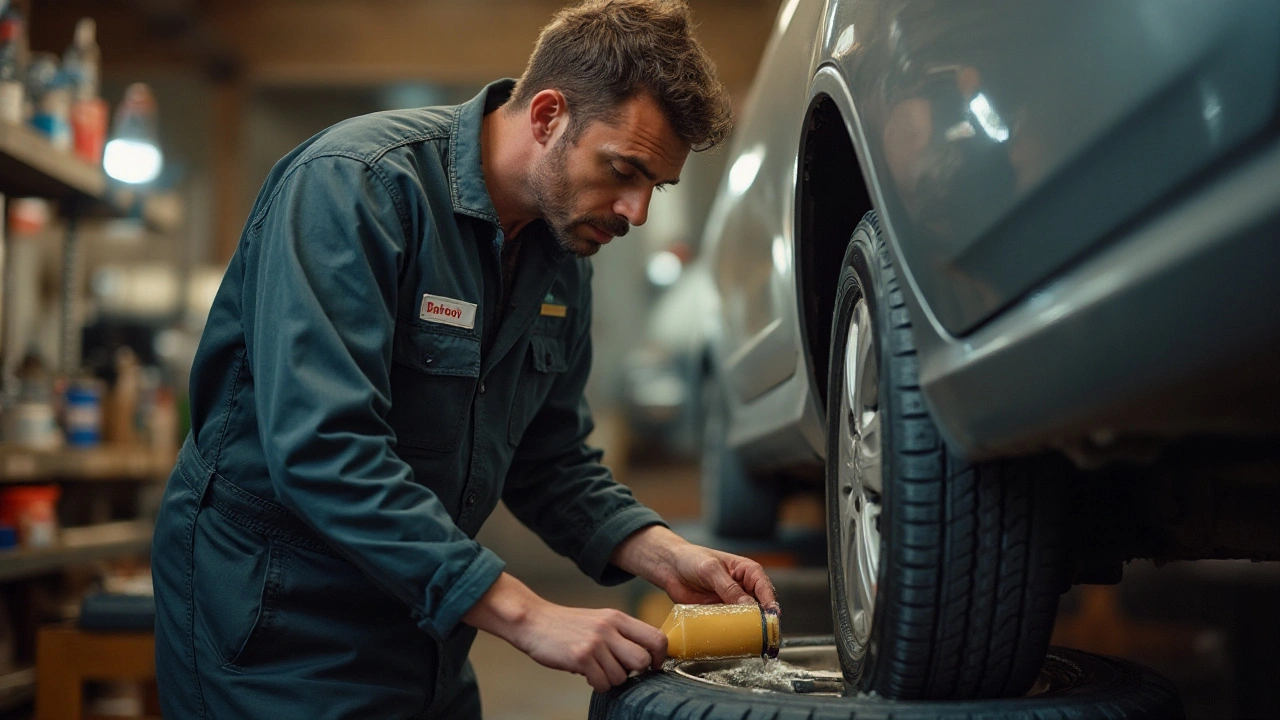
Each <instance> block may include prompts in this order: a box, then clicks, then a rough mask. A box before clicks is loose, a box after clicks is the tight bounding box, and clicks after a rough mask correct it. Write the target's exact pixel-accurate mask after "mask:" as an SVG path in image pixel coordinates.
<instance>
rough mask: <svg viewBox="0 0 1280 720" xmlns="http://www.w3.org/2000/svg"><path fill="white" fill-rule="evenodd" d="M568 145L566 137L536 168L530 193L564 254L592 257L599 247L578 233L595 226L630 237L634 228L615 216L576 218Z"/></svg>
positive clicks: (562, 137)
mask: <svg viewBox="0 0 1280 720" xmlns="http://www.w3.org/2000/svg"><path fill="white" fill-rule="evenodd" d="M568 150H569V143H568V142H566V140H565V139H564V136H561V137H560V138H559V139H558V140H556V144H555V146H554V147H552V148H551V152H550V153H549V154H548V155H547V156H546V157H544V158H543V159H542V160H541V161H539V162H538V163H537V164H536V165H534V167H533V171H532V172H531V173H530V178H529V179H530V185H531V188H530V192H531V193H532V195H533V202H534V204H535V205H536V206H537V208H538V214H539V215H541V216H542V220H543V221H544V222H545V223H546V224H547V228H548V229H550V230H551V235H552V237H554V238H555V239H556V244H557V245H559V246H560V248H561V249H563V250H564V251H565V252H570V253H573V254H574V255H577V256H578V257H590V256H592V255H595V254H596V253H597V252H599V250H600V243H598V242H595V241H594V240H587V239H585V238H583V237H581V236H579V235H578V234H576V232H575V231H577V230H579V229H580V228H581V229H588V230H589V228H587V227H586V226H589V225H590V226H595V227H597V228H599V229H600V230H601V231H603V232H606V233H608V234H610V235H612V236H614V237H622V236H623V235H626V234H627V231H628V230H629V229H630V228H631V224H630V223H628V222H627V221H626V219H625V218H622V217H619V216H617V215H614V216H613V217H612V218H604V217H599V216H596V215H583V216H581V217H577V218H575V217H573V188H571V187H569V176H568V173H566V172H565V170H566V168H567V166H568V158H569V153H568Z"/></svg>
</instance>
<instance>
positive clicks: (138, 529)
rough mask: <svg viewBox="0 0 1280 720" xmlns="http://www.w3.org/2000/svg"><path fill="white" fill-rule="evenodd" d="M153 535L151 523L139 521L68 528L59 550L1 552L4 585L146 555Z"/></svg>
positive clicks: (0, 569) (42, 549) (0, 559)
mask: <svg viewBox="0 0 1280 720" xmlns="http://www.w3.org/2000/svg"><path fill="white" fill-rule="evenodd" d="M152 532H153V528H152V526H151V524H150V523H147V522H141V521H136V520H128V521H124V522H113V523H103V524H101V525H90V526H86V527H79V528H65V529H64V530H63V531H62V533H61V538H60V541H59V544H58V546H56V547H51V548H40V549H35V550H26V549H24V550H8V551H0V582H4V581H8V580H17V579H20V578H27V577H34V576H37V575H43V574H46V573H50V572H53V571H55V570H59V569H61V568H64V567H68V566H71V565H78V564H82V563H87V562H93V561H95V560H106V559H110V558H114V557H121V556H124V555H133V554H138V553H141V552H145V551H146V550H148V549H149V548H150V547H151V534H152Z"/></svg>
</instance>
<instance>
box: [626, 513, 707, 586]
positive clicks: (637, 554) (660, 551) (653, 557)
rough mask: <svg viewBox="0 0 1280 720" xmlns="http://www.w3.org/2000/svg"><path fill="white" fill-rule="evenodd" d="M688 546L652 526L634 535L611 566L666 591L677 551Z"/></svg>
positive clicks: (666, 531) (661, 529)
mask: <svg viewBox="0 0 1280 720" xmlns="http://www.w3.org/2000/svg"><path fill="white" fill-rule="evenodd" d="M687 544H688V542H687V541H686V540H685V539H684V538H682V537H680V536H679V535H677V534H675V533H674V532H672V531H671V529H670V528H667V527H663V526H662V525H649V526H647V527H643V528H640V529H639V530H637V531H635V532H633V533H631V534H630V535H628V536H627V537H626V539H624V540H623V541H622V542H620V543H618V546H617V547H616V548H614V549H613V553H612V554H611V555H610V556H609V562H611V563H613V564H614V565H616V566H618V567H619V568H622V569H623V570H625V571H627V572H629V573H631V574H632V575H636V576H639V577H642V578H644V579H645V580H648V581H649V582H651V583H653V584H654V585H657V586H658V587H666V581H667V579H668V576H669V575H670V573H671V568H672V566H673V562H674V557H675V552H674V551H675V548H677V547H678V546H680V545H687Z"/></svg>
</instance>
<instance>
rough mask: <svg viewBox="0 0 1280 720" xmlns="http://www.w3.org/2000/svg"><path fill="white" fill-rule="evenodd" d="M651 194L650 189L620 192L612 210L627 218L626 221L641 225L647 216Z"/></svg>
mask: <svg viewBox="0 0 1280 720" xmlns="http://www.w3.org/2000/svg"><path fill="white" fill-rule="evenodd" d="M652 196H653V192H652V191H651V190H634V191H631V192H626V193H623V194H622V197H620V198H618V201H617V202H616V203H614V206H613V209H614V212H616V213H618V214H619V215H621V216H622V217H624V218H626V219H627V222H629V223H631V224H632V225H633V226H634V225H643V224H644V221H645V220H647V219H648V218H649V199H650V198H651V197H652Z"/></svg>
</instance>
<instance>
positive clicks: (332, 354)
mask: <svg viewBox="0 0 1280 720" xmlns="http://www.w3.org/2000/svg"><path fill="white" fill-rule="evenodd" d="M729 112H730V111H729V103H728V100H727V97H726V94H725V91H724V89H723V87H722V86H721V85H720V83H719V81H718V79H717V78H716V75H715V70H714V68H713V66H712V64H711V62H710V60H709V59H708V57H707V55H706V54H705V52H704V50H703V49H702V48H701V46H700V45H699V44H698V43H697V42H696V41H695V40H694V39H693V38H692V37H691V34H690V20H689V16H688V8H687V7H686V6H685V5H684V3H683V2H680V1H678V0H588V2H585V3H582V4H580V5H578V6H575V7H572V8H568V9H565V10H562V11H560V12H559V13H558V14H557V15H556V16H555V18H554V19H553V21H552V22H551V24H550V25H548V26H547V27H546V28H545V29H544V30H543V32H542V34H541V36H540V38H539V40H538V43H537V46H536V48H535V50H534V53H533V56H532V57H531V59H530V62H529V65H528V68H527V69H526V71H525V73H524V75H523V76H522V78H521V79H520V80H519V81H516V82H514V83H513V82H512V81H509V80H507V81H499V82H495V83H493V84H491V85H489V86H488V87H486V88H485V89H484V90H483V91H482V92H481V93H480V94H479V95H478V96H476V97H475V98H474V99H473V100H471V101H469V102H467V103H465V104H463V105H459V106H456V107H434V108H419V109H415V110H402V111H393V112H383V113H377V114H374V115H368V116H364V117H359V118H355V119H352V120H348V121H346V122H343V123H340V124H338V125H335V126H334V127H332V128H330V129H328V130H326V131H324V132H322V133H320V134H319V135H317V136H315V137H314V138H312V139H310V140H308V141H307V142H306V143H304V144H303V145H301V146H300V147H298V148H297V149H295V150H294V151H293V152H292V153H290V154H289V155H287V156H286V157H285V158H283V159H282V160H281V161H280V162H279V163H278V164H277V165H276V166H275V168H274V169H273V170H272V172H271V174H270V175H269V176H268V178H267V180H266V183H265V184H264V185H263V187H262V190H261V192H260V194H259V195H258V199H257V201H256V203H255V204H254V207H253V210H252V212H251V214H250V217H249V219H248V221H247V224H246V226H245V229H244V231H243V234H242V236H241V238H240V242H239V246H238V247H237V249H236V252H235V255H234V257H233V258H232V259H231V263H230V266H229V267H228V268H227V272H226V276H225V278H224V279H223V282H222V287H221V289H220V290H219V291H218V294H217V298H216V300H215V301H214V304H213V308H212V310H211V312H210V315H209V319H208V324H207V326H206V328H205V331H204V335H203V337H202V339H201V342H200V347H199V351H198V353H197V355H196V358H195V362H194V367H193V369H192V379H191V406H192V424H193V427H192V432H191V434H190V436H189V437H188V438H187V440H186V442H185V444H184V445H183V448H182V451H181V453H180V455H179V458H178V462H177V466H176V468H175V469H174V472H173V474H172V476H171V478H170V480H169V484H168V487H167V489H166V492H165V496H164V501H163V503H162V507H161V510H160V515H159V518H158V520H157V524H156V532H155V546H154V556H153V568H154V569H153V573H154V579H155V592H156V605H157V619H156V661H157V671H158V675H159V678H158V680H159V683H160V691H161V702H162V709H163V712H164V716H165V717H166V718H168V719H169V720H180V719H182V718H206V717H208V718H236V719H239V718H270V719H271V720H286V719H289V718H298V719H299V720H316V719H317V718H416V717H441V718H450V719H455V718H472V717H479V716H480V700H479V693H478V690H477V688H476V683H475V676H474V674H473V673H472V671H471V667H470V664H469V663H468V661H467V653H468V650H469V648H470V646H471V642H472V640H473V638H474V637H475V633H476V630H477V629H479V630H484V631H486V632H490V633H493V634H494V635H497V636H499V637H501V638H503V639H505V640H507V641H508V642H510V643H511V644H512V645H514V646H515V647H516V648H518V649H520V650H521V651H523V652H525V653H526V654H528V655H529V656H530V657H532V658H533V659H534V660H536V661H537V662H539V663H541V664H543V665H545V666H547V667H551V668H557V669H561V670H567V671H570V672H575V673H579V674H581V675H585V676H586V678H587V680H588V682H589V683H590V684H591V686H592V687H593V688H595V689H597V690H605V689H607V688H609V687H610V686H612V685H617V684H620V683H622V682H623V681H624V680H625V679H626V677H627V674H628V672H630V671H635V670H641V669H643V668H645V667H648V666H651V665H653V666H656V665H657V664H658V663H660V662H661V660H662V659H663V657H664V656H665V652H666V640H665V638H664V636H663V635H662V633H661V632H659V631H658V630H657V629H655V628H653V627H650V626H649V625H647V624H645V623H643V622H641V621H639V620H636V619H634V618H631V617H629V616H627V615H625V614H623V613H620V612H617V611H613V610H590V609H578V608H570V607H563V606H559V605H555V604H552V603H550V602H547V601H545V600H543V599H541V598H540V597H538V596H537V595H535V594H534V593H533V592H532V591H531V590H530V589H529V588H528V587H526V586H525V585H523V584H522V583H521V582H520V581H519V580H517V579H516V578H514V577H512V576H511V575H509V574H506V573H504V572H503V562H502V560H501V559H499V558H498V557H497V556H496V555H494V554H493V553H492V552H491V551H489V550H487V549H485V548H483V547H481V546H480V545H479V544H477V543H476V541H475V540H474V539H473V538H474V537H475V535H476V532H477V531H478V530H479V529H480V526H481V524H482V523H483V522H484V520H485V518H487V517H488V516H489V513H490V512H491V511H492V510H493V509H494V506H495V505H496V504H497V502H498V500H499V499H500V498H501V499H502V500H503V501H504V502H506V504H507V505H508V507H509V508H510V509H511V511H512V512H513V513H514V514H515V515H516V516H517V517H518V518H519V519H520V520H521V521H522V522H524V523H525V524H526V525H528V526H529V527H530V528H532V529H533V530H534V531H536V532H537V533H538V534H539V535H540V536H541V537H542V538H543V539H544V540H545V541H546V542H547V543H548V544H549V545H550V546H551V547H552V548H553V549H555V550H556V551H558V552H560V553H562V554H564V555H566V556H568V557H570V558H572V559H574V560H575V561H576V562H577V564H578V566H579V567H580V568H581V569H582V571H583V572H585V573H586V574H588V575H589V576H591V577H593V578H595V579H596V580H597V581H599V582H601V583H618V582H621V581H623V580H626V579H628V578H630V577H631V576H632V575H639V576H641V577H644V578H646V579H648V580H649V581H651V582H653V583H654V584H656V585H657V586H659V587H661V588H662V589H664V590H665V591H666V592H667V593H668V594H669V595H670V596H671V598H672V599H673V600H675V601H676V602H730V603H733V602H742V601H749V600H752V599H756V600H759V601H760V602H761V603H765V604H771V603H773V602H774V601H775V599H774V593H773V589H772V586H771V585H770V584H769V581H768V578H767V577H766V576H765V574H764V572H763V570H762V569H761V568H760V566H759V565H758V564H756V563H754V562H752V561H750V560H747V559H745V558H742V557H737V556H734V555H729V554H726V553H722V552H718V551H714V550H711V549H708V548H704V547H700V546H696V545H692V544H689V543H687V542H685V541H684V540H682V539H680V538H679V537H678V536H676V535H675V534H674V533H672V532H671V531H670V530H669V529H667V528H666V526H665V525H664V524H663V522H662V519H661V518H659V517H658V515H657V514H655V513H654V512H653V511H652V510H650V509H648V508H646V507H644V506H643V505H640V504H639V503H638V502H636V500H635V499H634V498H633V497H632V496H631V493H630V492H629V491H628V490H627V489H626V488H625V487H624V486H621V485H619V484H617V483H616V482H614V480H613V479H612V477H611V475H610V473H609V471H608V470H607V469H606V468H605V467H603V466H602V465H601V464H600V459H601V454H600V453H599V452H598V451H595V450H592V449H589V448H588V447H586V445H585V444H584V440H585V438H586V437H587V435H588V433H589V432H590V431H591V429H592V423H591V417H590V414H589V411H588V409H587V406H586V404H585V402H584V400H583V388H584V385H585V383H586V379H587V373H588V370H589V368H590V365H591V344H590V340H589V337H588V329H589V326H590V324H591V322H590V320H591V288H590V279H591V265H590V263H589V261H588V260H587V259H586V258H587V257H588V256H590V255H592V254H594V253H595V252H596V251H597V250H599V249H600V247H601V246H602V245H604V244H606V243H608V242H609V241H610V239H611V238H613V237H616V236H621V235H624V234H626V232H627V229H628V227H629V226H630V225H639V224H641V223H643V222H644V221H645V215H646V212H647V209H648V204H649V199H650V197H651V195H652V193H653V192H654V190H655V189H656V188H660V187H661V186H663V185H669V184H673V183H675V182H676V181H677V180H678V179H679V176H680V171H681V169H682V167H683V165H684V161H685V159H686V157H687V156H688V153H689V152H690V150H691V149H704V148H707V147H710V146H712V145H714V144H716V143H717V142H719V141H721V140H722V139H723V138H724V136H725V135H726V133H727V131H728V129H729V122H730V121H729Z"/></svg>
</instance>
